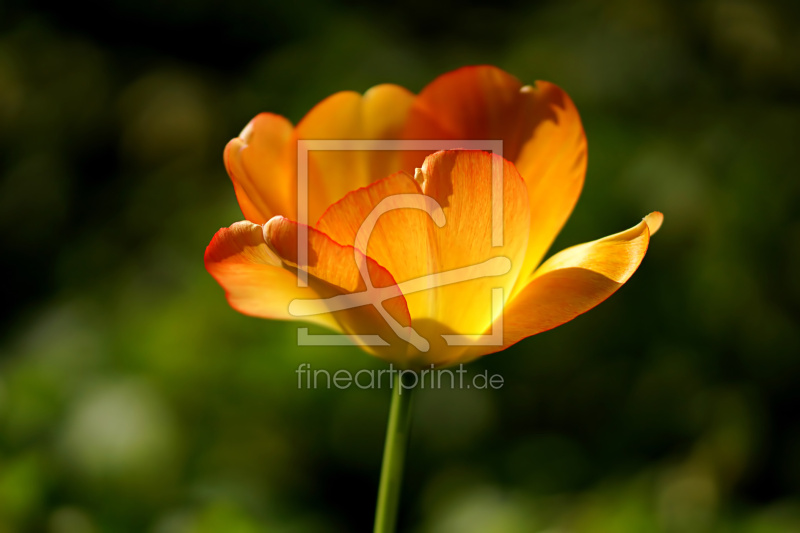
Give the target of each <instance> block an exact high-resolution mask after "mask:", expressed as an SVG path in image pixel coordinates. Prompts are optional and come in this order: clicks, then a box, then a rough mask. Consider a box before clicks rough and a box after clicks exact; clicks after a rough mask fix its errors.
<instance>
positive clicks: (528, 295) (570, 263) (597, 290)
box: [472, 213, 663, 356]
mask: <svg viewBox="0 0 800 533" xmlns="http://www.w3.org/2000/svg"><path fill="white" fill-rule="evenodd" d="M662 219H663V216H661V213H654V214H651V215H649V216H648V217H647V218H646V219H645V220H643V221H642V222H640V223H639V224H637V225H636V226H634V227H633V228H631V229H629V230H627V231H623V232H621V233H617V234H615V235H610V236H608V237H605V238H603V239H599V240H597V241H593V242H588V243H584V244H579V245H577V246H573V247H571V248H567V249H566V250H563V251H561V252H559V253H557V254H555V255H554V256H553V257H551V258H550V259H548V260H547V261H545V262H544V263H543V264H542V266H541V267H539V268H538V269H537V270H536V272H535V273H534V274H533V276H532V277H531V278H530V280H529V281H528V283H527V284H526V285H525V287H524V288H523V289H522V290H521V291H520V292H519V293H518V294H517V295H516V296H515V297H514V298H513V299H512V300H511V302H509V304H508V305H507V306H506V310H505V313H504V316H503V335H504V337H503V346H502V347H494V348H492V349H487V348H483V347H482V348H480V349H476V350H473V352H472V355H473V356H478V355H483V354H485V353H489V352H492V351H497V350H499V349H503V348H505V347H508V346H510V345H512V344H515V343H517V342H519V341H520V340H521V339H523V338H525V337H529V336H531V335H536V334H537V333H541V332H543V331H547V330H549V329H552V328H554V327H556V326H559V325H561V324H563V323H565V322H568V321H570V320H572V319H573V318H575V317H576V316H578V315H580V314H582V313H585V312H586V311H588V310H590V309H592V308H593V307H595V306H596V305H598V304H599V303H601V302H602V301H603V300H605V299H606V298H608V297H609V296H611V295H612V294H613V293H614V292H615V291H616V290H617V289H618V288H620V287H621V286H622V285H623V284H624V283H625V282H626V281H628V279H629V278H630V277H631V275H633V273H634V272H635V271H636V269H637V268H638V267H639V264H640V263H641V262H642V259H643V258H644V256H645V253H646V252H647V246H648V244H649V242H650V234H651V232H650V228H649V227H648V224H650V223H652V224H653V228H654V229H656V230H657V229H658V226H660V222H661V220H662Z"/></svg>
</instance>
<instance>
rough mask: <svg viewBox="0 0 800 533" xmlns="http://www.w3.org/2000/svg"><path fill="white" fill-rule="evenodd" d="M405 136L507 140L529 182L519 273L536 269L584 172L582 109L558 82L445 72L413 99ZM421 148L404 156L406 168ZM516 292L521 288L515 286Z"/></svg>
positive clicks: (491, 71) (485, 71) (483, 70)
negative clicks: (523, 255) (528, 83)
mask: <svg viewBox="0 0 800 533" xmlns="http://www.w3.org/2000/svg"><path fill="white" fill-rule="evenodd" d="M404 137H405V138H407V139H465V140H496V139H497V140H502V141H503V154H502V155H503V156H504V157H505V158H506V159H509V160H510V161H512V162H514V164H515V165H516V167H517V170H518V171H519V173H520V174H521V175H522V177H523V178H524V179H525V182H526V183H527V185H528V195H529V198H530V217H531V219H530V239H529V243H528V252H527V254H526V259H525V264H524V266H523V268H522V272H523V273H524V274H525V275H524V276H522V277H523V278H527V275H528V274H530V273H531V272H533V270H534V268H535V267H536V265H537V264H538V263H539V262H540V261H541V259H542V257H543V256H544V254H545V253H546V251H547V249H548V248H549V247H550V245H551V244H552V242H553V240H554V239H555V237H556V235H558V232H559V231H560V230H561V228H562V226H563V225H564V223H565V222H566V220H567V218H568V217H569V215H570V213H571V212H572V209H573V207H574V206H575V203H576V202H577V200H578V196H579V195H580V192H581V188H582V186H583V179H584V175H585V172H586V138H585V134H584V131H583V126H582V125H581V121H580V117H579V116H578V112H577V110H576V108H575V106H574V104H573V103H572V101H571V100H570V98H569V97H568V96H567V94H566V93H565V92H564V91H562V90H561V89H560V88H558V87H557V86H555V85H553V84H551V83H547V82H538V83H537V84H536V86H535V87H531V86H523V85H522V83H521V82H520V81H519V80H517V78H515V77H514V76H511V75H510V74H508V73H506V72H504V71H502V70H500V69H498V68H495V67H491V66H477V67H465V68H461V69H458V70H455V71H453V72H449V73H447V74H444V75H443V76H440V77H439V78H437V79H436V80H434V81H433V82H431V84H430V85H428V86H427V87H425V89H423V90H422V92H421V93H420V94H419V96H418V97H417V99H416V100H415V101H414V105H413V106H412V108H411V111H410V112H409V118H408V123H407V125H406V128H405V130H404ZM423 156H424V153H423V152H417V153H407V154H405V160H404V168H405V170H407V171H408V170H409V169H410V168H413V167H414V166H415V165H418V161H419V160H421V158H422V157H423ZM517 289H519V286H518V287H517Z"/></svg>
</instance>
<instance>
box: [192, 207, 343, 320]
mask: <svg viewBox="0 0 800 533" xmlns="http://www.w3.org/2000/svg"><path fill="white" fill-rule="evenodd" d="M205 264H206V269H207V270H208V272H209V273H210V274H211V275H212V276H213V277H214V279H216V280H217V282H218V283H219V284H220V285H222V287H223V288H224V289H225V295H226V297H227V298H228V302H229V303H230V305H231V307H233V308H234V309H236V310H237V311H239V312H241V313H244V314H246V315H252V316H257V317H261V318H272V319H280V320H297V317H294V316H291V315H290V314H289V304H290V302H291V301H292V300H294V299H296V298H319V297H320V295H319V294H318V293H317V292H316V291H315V290H314V289H312V288H309V287H306V288H300V287H298V286H297V277H296V276H295V275H294V274H293V273H292V272H290V271H288V270H286V269H284V268H283V266H282V263H281V260H280V258H278V257H277V256H276V255H275V253H274V252H273V251H272V250H270V249H269V248H268V247H267V244H266V243H265V242H264V237H263V230H262V227H261V226H259V225H258V224H253V223H252V222H248V221H243V222H237V223H235V224H234V225H232V226H231V227H230V228H222V229H220V230H219V231H218V232H217V234H216V235H214V238H213V239H212V240H211V244H209V245H208V247H207V248H206V253H205ZM306 320H308V321H309V322H313V323H317V324H322V325H324V326H328V327H331V328H334V329H340V328H339V326H338V323H337V322H336V321H335V320H334V319H333V317H332V316H331V315H329V314H324V315H314V316H310V317H308V318H307V319H306Z"/></svg>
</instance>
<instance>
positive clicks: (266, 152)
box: [224, 113, 297, 224]
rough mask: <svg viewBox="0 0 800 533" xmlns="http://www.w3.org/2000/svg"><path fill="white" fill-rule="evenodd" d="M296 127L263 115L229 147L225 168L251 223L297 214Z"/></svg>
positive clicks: (282, 119)
mask: <svg viewBox="0 0 800 533" xmlns="http://www.w3.org/2000/svg"><path fill="white" fill-rule="evenodd" d="M292 134H293V128H292V124H291V123H290V122H289V121H288V120H286V119H285V118H283V117H281V116H278V115H274V114H272V113H261V114H260V115H258V116H256V117H255V118H254V119H253V120H251V121H250V123H249V124H247V126H246V127H245V128H244V130H242V133H241V134H239V137H236V138H235V139H232V140H231V141H230V142H229V143H228V145H227V146H226V147H225V153H224V159H225V167H226V168H227V170H228V175H230V177H231V180H232V181H233V185H234V190H235V191H236V198H237V199H238V201H239V207H241V209H242V214H244V216H245V218H247V220H250V221H251V222H255V223H258V224H263V223H264V222H266V221H267V220H269V219H270V218H272V216H274V215H275V214H278V213H284V214H291V213H293V212H294V211H296V210H297V199H296V192H295V189H296V188H297V185H296V180H295V174H296V159H297V157H296V155H294V153H293V152H292V149H293V145H294V142H293V140H292Z"/></svg>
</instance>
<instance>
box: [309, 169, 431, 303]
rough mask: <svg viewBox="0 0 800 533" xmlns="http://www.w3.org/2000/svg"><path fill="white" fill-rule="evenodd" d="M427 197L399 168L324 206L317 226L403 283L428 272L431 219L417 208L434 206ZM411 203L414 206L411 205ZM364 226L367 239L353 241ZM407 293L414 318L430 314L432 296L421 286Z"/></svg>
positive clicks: (429, 264)
mask: <svg viewBox="0 0 800 533" xmlns="http://www.w3.org/2000/svg"><path fill="white" fill-rule="evenodd" d="M399 195H406V197H405V198H404V199H403V198H402V197H401V196H399ZM409 196H410V200H411V201H408V200H409ZM403 200H406V201H405V202H404V201H403ZM383 202H386V203H383ZM430 202H431V200H430V198H429V197H427V196H425V195H423V194H422V190H421V189H420V187H419V185H418V184H417V182H416V181H414V179H413V178H412V177H411V176H409V175H408V174H406V173H404V172H398V173H395V174H393V175H391V176H389V177H387V178H384V179H382V180H379V181H376V182H375V183H372V184H370V185H369V186H368V187H364V188H361V189H358V190H355V191H353V192H351V193H349V194H347V195H346V196H345V197H344V198H342V199H341V200H339V201H338V202H336V203H335V204H333V205H332V206H330V207H329V208H328V210H327V211H325V213H324V214H323V215H322V217H321V218H320V220H319V222H318V223H317V229H319V230H320V231H322V232H324V233H326V234H327V235H328V236H330V237H331V238H332V239H333V240H335V241H336V242H338V243H340V244H343V245H347V246H356V247H357V248H359V250H361V251H362V252H365V253H367V254H368V255H369V256H370V257H372V258H374V259H375V260H376V261H377V262H378V263H380V264H381V265H383V266H384V267H386V269H387V270H388V271H389V272H391V274H392V276H393V277H394V279H395V280H396V281H397V283H403V282H406V281H409V280H412V279H415V278H419V277H421V276H425V275H427V274H430V273H431V271H432V270H431V269H432V268H433V265H432V264H431V258H430V255H431V254H430V246H431V244H430V240H431V239H430V237H429V234H430V232H431V231H432V219H431V215H430V214H428V213H427V212H425V211H424V210H422V209H421V208H422V207H424V206H425V205H429V206H431V207H434V206H435V204H432V203H430ZM379 204H381V205H382V206H383V209H381V213H380V214H379V216H377V217H376V218H374V220H373V221H372V222H369V221H368V219H369V218H370V215H371V214H372V216H376V215H378V213H379V212H378V211H376V207H377V206H378V205H379ZM412 204H413V205H415V206H416V208H415V207H409V205H412ZM384 209H385V212H384ZM362 226H365V229H364V231H365V233H364V240H365V242H363V243H358V244H359V245H358V246H357V243H356V240H357V236H358V232H359V230H361V229H362ZM405 296H406V301H407V302H408V309H409V312H410V313H411V317H412V318H415V317H421V316H429V315H430V314H431V312H430V309H431V305H432V304H433V301H432V300H431V296H430V295H429V294H426V292H425V291H418V292H414V293H409V294H406V295H405Z"/></svg>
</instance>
